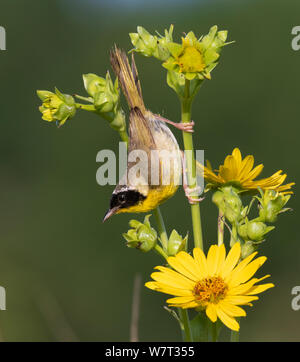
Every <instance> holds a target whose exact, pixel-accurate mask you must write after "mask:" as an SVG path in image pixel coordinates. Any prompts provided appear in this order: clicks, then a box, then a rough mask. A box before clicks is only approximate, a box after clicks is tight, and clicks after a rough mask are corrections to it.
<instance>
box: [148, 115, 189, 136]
mask: <svg viewBox="0 0 300 362" xmlns="http://www.w3.org/2000/svg"><path fill="white" fill-rule="evenodd" d="M155 117H156V118H157V119H159V120H160V121H162V122H165V123H168V124H171V125H172V126H173V127H175V128H177V129H179V130H180V131H184V132H187V133H193V132H194V125H195V122H194V121H191V122H180V123H177V122H172V121H170V120H169V119H167V118H164V117H162V116H160V115H159V114H156V115H155Z"/></svg>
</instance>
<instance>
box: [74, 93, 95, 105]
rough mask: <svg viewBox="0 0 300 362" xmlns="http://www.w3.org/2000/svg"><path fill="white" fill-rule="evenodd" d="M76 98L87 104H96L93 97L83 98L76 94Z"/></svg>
mask: <svg viewBox="0 0 300 362" xmlns="http://www.w3.org/2000/svg"><path fill="white" fill-rule="evenodd" d="M74 97H76V98H78V99H81V100H82V101H86V102H90V103H93V102H94V101H93V98H92V97H83V96H80V95H78V94H74Z"/></svg>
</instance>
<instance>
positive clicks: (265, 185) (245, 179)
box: [197, 148, 295, 194]
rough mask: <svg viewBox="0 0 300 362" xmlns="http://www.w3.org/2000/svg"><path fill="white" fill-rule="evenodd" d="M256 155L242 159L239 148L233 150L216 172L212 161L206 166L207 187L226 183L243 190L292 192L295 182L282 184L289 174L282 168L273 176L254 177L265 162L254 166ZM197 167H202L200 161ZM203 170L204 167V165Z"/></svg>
mask: <svg viewBox="0 0 300 362" xmlns="http://www.w3.org/2000/svg"><path fill="white" fill-rule="evenodd" d="M253 165H254V157H253V156H252V155H248V156H246V157H245V158H244V159H242V155H241V152H240V150H239V149H238V148H235V149H234V150H233V151H232V154H231V155H228V156H227V157H226V158H225V161H224V164H223V165H221V166H220V167H219V169H218V170H216V172H214V171H213V169H212V167H211V165H210V163H209V162H208V163H207V167H204V178H205V180H206V181H207V183H208V184H207V188H208V189H211V188H218V187H220V186H224V185H233V186H235V187H236V188H237V189H239V190H241V191H251V190H258V188H261V189H262V190H274V191H277V192H282V194H291V193H292V191H286V190H290V189H291V187H292V186H293V185H294V184H295V183H294V182H291V183H288V184H286V185H282V184H283V182H284V181H285V179H286V177H287V175H286V174H282V170H279V171H277V172H275V173H274V174H273V175H272V176H270V177H267V178H263V179H260V180H256V181H254V179H255V178H256V177H257V176H258V175H259V174H260V173H261V172H262V170H263V167H264V166H263V164H260V165H258V166H256V167H254V168H253ZM197 167H198V168H200V169H201V167H202V166H201V165H200V164H199V163H198V164H197ZM202 172H203V167H202Z"/></svg>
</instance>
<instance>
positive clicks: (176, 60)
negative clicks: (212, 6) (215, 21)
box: [163, 26, 227, 80]
mask: <svg viewBox="0 0 300 362" xmlns="http://www.w3.org/2000/svg"><path fill="white" fill-rule="evenodd" d="M226 38H227V31H224V30H223V31H218V27H217V26H213V27H211V28H210V30H209V33H208V34H207V35H205V36H202V37H201V38H200V39H197V37H196V36H195V34H194V33H193V32H192V31H190V32H189V33H188V34H186V36H185V37H184V38H183V37H182V38H181V44H177V43H174V42H173V41H172V40H171V38H168V41H165V46H166V49H167V50H168V51H169V57H168V58H167V59H166V60H165V61H164V63H163V66H164V67H165V68H166V69H168V70H169V71H174V72H175V73H181V74H183V75H184V77H185V78H186V79H188V80H193V79H199V80H203V79H205V78H206V79H211V75H210V73H211V71H212V70H213V69H214V68H215V66H216V65H217V62H218V59H219V57H220V52H221V49H222V47H223V46H225V45H226V44H227V43H225V41H226Z"/></svg>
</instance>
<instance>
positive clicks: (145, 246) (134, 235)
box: [123, 215, 157, 252]
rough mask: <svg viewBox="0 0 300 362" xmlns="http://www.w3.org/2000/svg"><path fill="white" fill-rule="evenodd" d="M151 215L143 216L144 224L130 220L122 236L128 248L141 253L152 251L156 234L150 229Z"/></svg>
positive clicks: (155, 241)
mask: <svg viewBox="0 0 300 362" xmlns="http://www.w3.org/2000/svg"><path fill="white" fill-rule="evenodd" d="M150 216H151V215H147V216H145V219H144V222H143V223H142V222H140V221H138V220H130V222H129V226H130V227H131V228H132V229H129V230H128V232H127V233H124V234H123V237H124V239H125V240H126V241H127V246H128V247H129V248H135V249H139V250H141V251H143V252H147V251H150V250H152V249H153V248H154V247H155V245H156V243H157V232H156V231H155V230H154V229H153V228H152V227H151V224H150V222H149V218H150Z"/></svg>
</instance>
